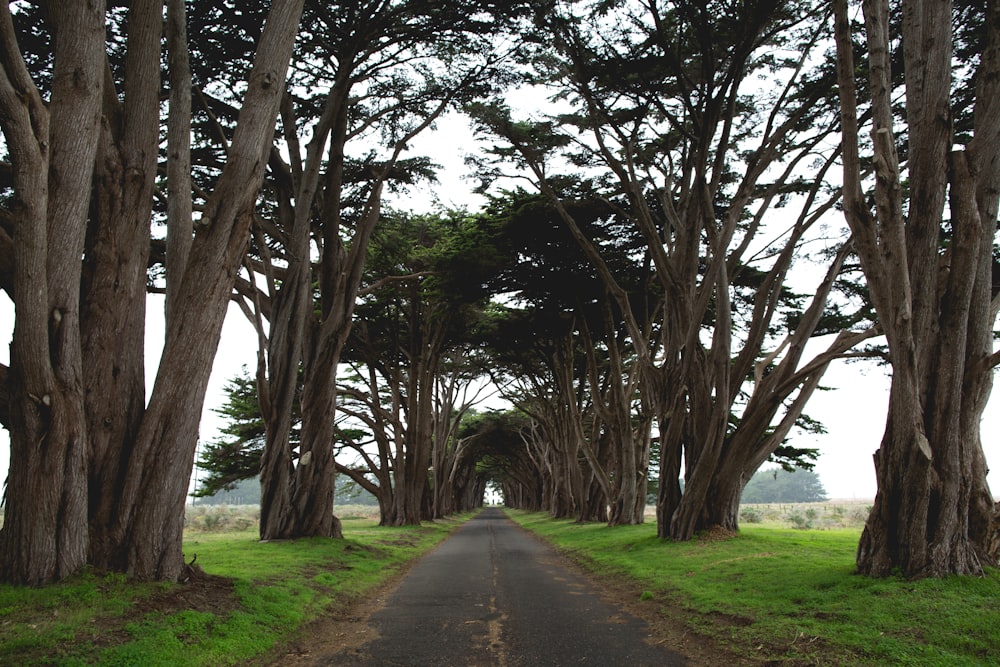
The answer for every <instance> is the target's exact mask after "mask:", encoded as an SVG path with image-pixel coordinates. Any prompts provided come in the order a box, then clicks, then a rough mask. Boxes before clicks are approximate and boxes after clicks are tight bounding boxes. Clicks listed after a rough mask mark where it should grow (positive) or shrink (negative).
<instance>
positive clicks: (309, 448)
mask: <svg viewBox="0 0 1000 667" xmlns="http://www.w3.org/2000/svg"><path fill="white" fill-rule="evenodd" d="M307 11H308V14H307V22H308V26H309V28H308V29H307V30H305V31H304V32H303V35H302V40H301V42H300V46H299V54H300V56H299V58H298V59H297V61H296V68H295V71H294V73H293V79H294V81H295V83H296V88H295V91H294V92H290V93H289V95H287V96H286V97H285V99H284V104H283V107H282V134H281V137H280V143H281V144H283V146H281V147H280V148H279V147H278V146H275V148H274V150H273V151H272V152H271V155H270V169H271V174H272V178H271V179H269V181H268V193H269V203H270V211H269V212H268V215H261V216H258V217H257V218H256V220H255V223H256V228H255V232H256V234H255V247H254V250H255V252H256V253H257V258H258V261H256V262H253V263H251V266H250V267H249V269H248V276H247V280H246V281H243V282H241V285H240V294H241V296H242V300H241V303H243V304H244V307H245V309H246V311H247V314H248V315H249V316H250V318H251V320H252V321H253V322H254V323H255V324H256V325H257V327H258V331H259V337H260V340H261V345H262V347H261V352H260V355H259V364H258V365H259V369H258V382H259V384H260V392H259V393H260V398H261V408H262V411H263V414H264V419H265V423H266V425H267V438H268V443H267V447H266V448H265V454H264V461H263V467H262V471H261V484H262V486H263V491H262V498H263V501H262V504H263V506H262V514H261V536H262V537H263V538H265V539H275V538H291V537H298V536H307V535H324V536H337V535H339V523H338V522H337V520H336V517H335V516H334V515H333V510H332V503H333V483H334V475H335V468H336V462H335V460H334V456H333V451H332V448H331V443H332V440H333V435H334V432H333V429H334V414H335V408H336V387H335V383H336V371H337V366H338V363H339V360H340V355H341V352H342V349H343V346H344V343H345V341H346V339H347V337H348V335H349V333H350V329H351V323H352V315H353V309H354V307H355V301H356V297H357V291H358V288H359V286H360V281H361V278H362V269H363V266H364V262H365V259H366V256H367V248H368V244H369V241H370V239H371V235H372V233H373V231H374V229H375V228H376V226H377V225H378V224H379V222H380V220H381V217H382V216H381V204H382V193H383V191H384V190H385V189H387V188H391V187H398V186H400V185H401V184H403V183H406V182H409V183H412V182H413V181H414V180H415V179H417V178H419V177H426V176H428V175H429V172H430V165H429V164H428V162H427V161H426V160H422V159H416V160H411V161H404V160H402V159H401V155H402V153H403V152H404V151H405V150H407V147H408V142H410V141H411V140H412V139H413V138H414V137H415V136H416V135H417V134H419V133H420V132H422V131H423V130H425V129H426V128H428V127H430V126H431V125H432V124H433V123H434V121H435V119H437V118H438V117H439V116H440V115H441V114H442V113H443V112H444V111H445V110H446V109H448V108H449V107H450V106H451V105H452V104H453V103H455V101H456V100H460V99H462V98H463V97H464V96H467V95H469V94H471V93H472V92H473V91H475V90H476V89H477V88H478V86H480V85H482V84H483V82H484V81H485V80H487V79H488V78H490V77H491V76H492V74H493V73H494V71H495V69H494V65H495V59H496V54H495V51H494V49H493V48H491V46H490V44H491V38H492V36H493V35H494V34H495V33H496V31H497V30H498V29H499V28H498V26H501V25H503V23H504V22H505V21H506V20H507V19H508V18H509V16H510V14H509V12H512V11H516V6H512V7H506V6H505V7H498V6H496V5H492V4H488V3H487V4H485V5H484V6H483V7H482V11H469V7H468V6H467V5H459V4H458V3H437V4H428V3H426V2H422V1H416V0H399V1H394V2H367V1H364V2H359V3H349V4H348V5H327V4H324V3H310V5H309V6H308V8H307ZM317 63H325V64H326V65H328V66H323V67H317V66H316V64H317ZM302 134H309V135H311V138H310V141H309V144H308V145H307V146H305V147H304V150H303V147H302V146H301V145H300V141H299V137H300V135H302ZM359 144H363V145H364V148H360V149H355V148H353V147H354V146H356V145H359ZM352 152H353V156H352ZM357 155H360V157H356V156H357ZM258 272H259V273H261V274H262V275H263V281H264V286H263V287H259V286H258V285H256V284H255V281H256V279H257V273H258ZM265 321H266V322H267V326H265ZM300 368H301V373H302V375H301V382H302V384H301V387H300V386H299V385H298V379H299V372H300ZM296 394H298V395H299V400H301V402H302V419H303V421H302V437H301V442H300V443H299V446H298V452H297V453H296V452H293V448H292V446H291V444H290V443H289V441H288V437H287V433H288V431H289V423H290V419H291V417H290V415H291V404H292V401H293V399H294V397H295V396H296Z"/></svg>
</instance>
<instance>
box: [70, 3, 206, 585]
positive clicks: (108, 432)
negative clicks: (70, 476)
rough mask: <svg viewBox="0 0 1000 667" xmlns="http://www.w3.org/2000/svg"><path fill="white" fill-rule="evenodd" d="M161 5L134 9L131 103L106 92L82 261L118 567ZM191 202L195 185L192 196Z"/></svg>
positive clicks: (101, 533) (88, 383)
mask: <svg viewBox="0 0 1000 667" xmlns="http://www.w3.org/2000/svg"><path fill="white" fill-rule="evenodd" d="M162 15H163V6H162V2H157V1H152V2H137V3H133V4H132V6H131V7H130V9H129V18H128V36H127V53H126V65H125V85H124V90H123V97H124V101H123V102H119V96H118V94H117V92H116V91H114V89H113V84H112V83H110V81H109V83H108V84H106V85H107V86H108V88H109V90H107V91H106V92H105V95H104V123H103V124H102V132H101V141H100V148H99V151H98V156H97V166H96V173H95V178H94V193H93V205H92V220H91V225H90V230H89V233H88V238H87V245H86V253H85V259H84V280H83V283H84V284H83V297H82V298H83V302H82V304H81V328H82V332H81V333H82V346H83V357H84V371H85V381H84V384H85V390H86V407H87V422H88V433H89V436H90V451H89V520H90V556H89V559H90V563H91V564H92V565H95V566H97V567H99V568H102V569H106V568H110V567H113V565H112V563H113V560H114V554H115V553H116V552H117V550H118V549H119V548H120V546H121V545H119V544H116V543H115V539H114V537H113V525H114V514H115V511H116V505H117V503H118V494H117V490H118V489H119V488H120V487H121V484H122V477H123V475H124V468H125V467H126V465H127V462H128V458H129V451H130V448H131V445H132V442H133V441H134V440H135V437H136V433H137V432H138V429H139V424H140V423H141V421H142V416H143V411H144V409H145V403H146V384H145V383H146V374H145V358H144V350H145V330H146V279H147V278H146V267H147V264H148V258H149V238H150V233H149V221H150V216H151V213H152V207H153V184H154V180H155V177H156V168H157V151H158V144H159V127H160V124H159V119H160V116H159V105H160V96H159V93H160V81H159V77H160V33H161V26H162ZM185 196H186V197H187V198H188V199H190V190H188V191H187V192H186V193H185Z"/></svg>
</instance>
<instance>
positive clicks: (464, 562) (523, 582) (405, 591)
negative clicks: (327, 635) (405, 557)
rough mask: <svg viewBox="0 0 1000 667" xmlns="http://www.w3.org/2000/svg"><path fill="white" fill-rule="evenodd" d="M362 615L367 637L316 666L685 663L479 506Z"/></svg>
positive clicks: (498, 515) (542, 548)
mask: <svg viewBox="0 0 1000 667" xmlns="http://www.w3.org/2000/svg"><path fill="white" fill-rule="evenodd" d="M368 623H369V624H370V626H371V630H373V631H374V632H373V634H374V635H375V638H374V639H373V640H371V641H369V642H368V643H366V644H364V645H362V646H359V647H353V648H349V649H345V650H344V651H342V652H341V653H338V654H336V655H332V656H327V657H325V658H321V659H320V660H319V661H318V662H317V663H315V664H319V665H330V666H342V665H366V666H367V665H372V666H380V665H381V666H388V665H410V666H417V665H448V666H457V667H460V666H466V667H472V666H475V667H480V666H487V665H488V666H497V667H522V666H524V667H527V666H531V667H536V666H537V667H542V666H555V665H602V666H607V667H613V666H617V665H627V666H628V667H640V666H644V665H650V666H651V665H683V664H685V663H684V658H683V657H681V656H680V655H677V654H676V653H671V652H669V651H667V650H666V649H664V648H662V647H660V646H655V645H652V644H650V643H648V642H647V638H648V633H647V630H646V625H645V623H644V622H643V621H641V620H639V619H637V618H635V617H633V616H630V615H628V614H627V613H625V612H624V611H623V610H621V609H619V608H617V607H615V606H613V605H611V604H609V603H606V602H604V601H603V600H601V598H600V596H599V594H598V593H597V591H596V590H594V589H593V588H592V586H591V585H590V584H589V583H588V582H587V581H586V580H584V579H581V578H580V577H578V576H576V575H574V574H573V573H571V572H570V571H569V570H568V569H566V568H565V567H563V566H562V565H560V563H559V558H558V557H557V556H556V554H555V553H554V552H553V551H552V549H551V548H549V547H548V546H546V545H545V544H543V543H542V542H540V541H539V540H538V539H536V538H535V537H533V536H532V535H531V534H530V533H528V532H527V531H525V530H523V529H522V528H520V527H519V526H517V525H516V524H515V523H514V522H512V521H511V520H510V519H507V518H506V517H505V516H504V515H503V513H502V512H500V510H497V509H487V510H484V511H483V512H482V513H481V514H480V515H478V516H477V517H476V518H474V519H472V520H470V521H467V522H466V523H465V524H464V525H463V526H462V527H461V528H459V530H457V531H456V532H455V534H454V535H453V536H452V537H450V538H449V539H448V540H446V541H445V542H444V543H442V544H441V545H440V546H438V548H437V549H435V550H434V551H433V552H431V553H430V554H428V555H427V556H425V557H424V558H423V559H421V560H420V561H419V562H418V563H417V564H416V565H414V567H413V568H412V569H411V570H410V572H409V573H408V574H407V575H406V577H405V578H404V579H403V580H402V582H401V583H400V585H399V587H398V588H397V589H396V590H395V591H393V592H392V593H391V594H390V595H389V597H388V598H387V600H386V602H385V605H384V606H383V607H382V608H381V609H379V610H378V611H376V612H375V613H373V614H372V616H371V617H370V618H369V620H368Z"/></svg>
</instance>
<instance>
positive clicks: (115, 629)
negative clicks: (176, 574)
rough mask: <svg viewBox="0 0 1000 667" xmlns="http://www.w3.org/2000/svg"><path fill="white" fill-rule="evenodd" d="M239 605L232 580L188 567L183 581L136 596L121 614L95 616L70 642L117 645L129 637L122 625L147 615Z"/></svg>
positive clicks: (221, 611) (220, 612)
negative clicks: (185, 578)
mask: <svg viewBox="0 0 1000 667" xmlns="http://www.w3.org/2000/svg"><path fill="white" fill-rule="evenodd" d="M239 607H240V601H239V598H237V596H236V592H235V590H234V587H233V580H232V579H227V578H226V577H217V576H214V575H211V574H206V573H205V572H203V571H202V570H201V568H198V567H196V568H190V569H189V570H188V572H187V580H186V581H185V582H184V583H182V584H176V585H172V586H170V587H169V588H167V589H164V590H159V591H156V592H154V593H153V594H152V595H150V596H149V597H145V598H138V599H136V601H135V603H134V604H133V605H132V608H131V609H130V610H129V611H128V612H127V613H126V614H124V615H122V616H114V617H97V618H95V619H94V620H93V621H92V623H91V624H90V626H89V627H88V628H87V629H86V630H85V631H82V632H80V633H77V637H76V638H75V639H74V642H73V643H78V642H80V641H82V640H85V639H89V640H90V641H91V642H92V643H93V644H94V645H95V646H97V647H100V648H107V647H110V646H118V645H121V644H126V643H128V642H130V641H132V640H133V636H132V635H131V634H130V633H128V632H127V631H126V630H125V626H126V625H127V624H129V623H134V622H135V621H137V620H141V619H142V618H143V617H145V616H147V615H151V614H154V615H157V616H169V615H171V614H176V613H179V612H182V611H200V612H205V613H209V614H215V615H217V616H227V615H228V614H230V613H231V612H233V611H234V610H236V609H239Z"/></svg>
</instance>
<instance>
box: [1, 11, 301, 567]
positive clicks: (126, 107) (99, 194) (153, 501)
mask: <svg viewBox="0 0 1000 667" xmlns="http://www.w3.org/2000/svg"><path fill="white" fill-rule="evenodd" d="M179 7H180V3H177V2H174V3H171V5H170V9H171V12H176V11H177V10H178V8H179ZM301 11H302V2H301V1H300V0H299V1H296V0H288V1H279V2H275V3H274V4H273V6H272V7H271V9H270V11H269V12H268V14H267V17H268V18H267V24H266V26H265V27H264V28H263V30H262V31H261V32H260V38H259V40H258V41H257V45H256V50H255V53H254V56H253V58H252V60H251V62H252V63H253V68H252V70H251V71H250V72H249V73H248V77H247V82H246V85H245V86H244V87H243V88H244V90H245V92H244V94H243V96H242V99H241V100H240V102H241V104H242V108H241V109H240V113H239V119H238V121H237V123H236V124H235V130H234V133H233V135H232V139H231V141H230V142H229V145H228V151H227V155H226V157H225V160H224V161H223V163H222V164H223V166H222V168H221V171H219V172H218V177H217V180H215V181H214V182H209V183H207V186H208V188H207V189H206V190H205V192H208V195H207V199H206V201H205V203H204V207H203V210H202V211H201V217H200V224H199V227H198V230H197V232H195V233H193V236H192V237H191V238H189V239H187V240H189V241H190V249H189V251H188V253H187V255H186V259H183V260H178V261H183V262H184V264H183V265H182V266H175V267H173V268H174V270H173V275H172V276H171V277H169V278H168V280H171V281H174V283H175V285H176V287H177V289H176V291H175V292H174V293H175V295H176V299H175V300H174V302H175V303H178V304H184V307H183V308H182V309H178V310H174V311H172V316H171V318H170V321H169V322H168V326H167V331H166V336H165V344H164V350H163V353H162V355H161V363H160V366H159V368H158V372H157V376H156V380H155V384H154V388H153V392H152V395H151V396H150V399H149V402H148V404H145V401H144V400H143V391H142V387H141V385H142V378H143V377H144V373H143V369H142V359H143V356H144V355H143V353H142V330H141V327H142V320H143V317H142V313H143V312H144V310H143V309H144V306H143V305H142V304H143V303H144V300H145V293H144V292H143V291H141V290H138V289H136V286H137V285H143V284H145V272H146V263H145V262H144V261H142V258H144V257H146V256H147V254H148V252H149V240H148V238H149V231H148V225H149V211H150V210H151V204H150V202H149V199H150V198H151V197H152V183H153V178H154V174H155V172H156V159H155V158H156V155H157V154H158V147H159V146H158V142H159V131H158V130H159V121H158V119H159V115H158V114H159V111H158V109H159V106H158V105H159V91H158V84H159V80H160V77H159V59H160V44H161V41H160V40H161V31H162V25H163V21H162V19H163V5H162V3H158V2H138V3H134V4H133V5H131V6H130V7H129V8H128V10H127V22H125V25H126V26H127V28H126V32H125V34H126V39H125V42H124V43H120V42H119V41H117V38H116V37H114V36H115V35H117V34H118V32H117V31H114V30H113V31H111V32H112V34H113V39H112V44H111V45H110V46H109V45H108V44H107V43H106V33H105V19H106V16H105V12H104V9H103V5H100V6H88V8H87V9H84V8H83V7H82V6H81V8H79V9H76V8H72V9H68V8H64V7H63V6H62V5H57V6H53V12H52V14H51V15H52V18H53V21H52V24H51V26H49V25H48V24H43V26H42V32H44V31H45V28H48V27H51V32H50V34H51V35H52V39H51V42H52V44H53V45H54V46H53V51H52V70H51V74H52V78H51V93H50V99H49V105H48V108H46V107H45V105H44V104H43V102H42V93H41V92H40V90H41V88H40V86H45V85H47V84H46V81H47V80H48V76H49V74H48V71H47V70H46V69H45V63H46V62H47V60H46V58H45V57H44V55H45V53H44V49H43V53H42V56H43V57H41V58H35V59H32V62H33V63H34V65H36V66H37V67H36V71H32V72H29V70H28V69H27V66H26V65H25V61H24V59H22V58H21V56H20V54H19V53H18V50H17V44H18V42H17V40H18V35H17V34H15V31H14V27H13V20H12V17H11V14H10V10H9V8H8V7H5V8H4V10H3V15H2V17H0V20H2V26H0V29H2V30H3V31H4V39H3V44H4V47H3V71H4V78H3V81H4V83H3V84H2V85H3V90H4V97H3V102H2V104H3V105H4V106H3V113H2V118H3V131H4V136H5V138H6V140H7V143H8V147H9V150H10V151H11V155H12V157H16V159H14V160H12V163H11V171H12V174H13V181H12V182H13V186H12V189H13V201H14V202H15V203H16V205H15V206H14V207H13V208H12V209H11V211H12V212H13V219H14V221H13V223H12V225H11V226H12V228H13V234H12V239H13V240H12V244H11V248H12V252H14V254H15V261H14V262H13V264H14V267H15V278H14V282H13V293H14V297H15V308H16V321H15V334H14V337H15V341H16V342H15V353H14V355H13V356H14V358H15V359H16V361H13V362H12V367H11V369H10V371H9V373H8V375H9V378H8V386H9V387H10V389H11V391H10V392H9V396H10V399H9V400H10V403H11V405H10V413H11V420H10V421H11V425H12V428H11V439H12V449H13V455H12V466H11V478H10V482H9V483H8V487H7V492H6V501H7V523H6V524H5V526H4V528H3V532H2V533H0V561H2V576H3V578H4V579H6V580H9V581H17V582H29V583H42V582H44V581H47V580H51V579H55V578H60V577H64V576H66V575H68V574H72V573H73V572H74V571H76V570H78V569H79V567H80V566H81V565H82V564H83V562H85V561H86V560H87V558H88V552H89V560H90V561H91V562H93V563H94V564H96V565H98V566H99V567H102V568H109V569H114V570H118V571H123V572H126V573H128V574H130V575H133V576H135V577H137V578H140V579H166V580H172V579H177V578H178V577H179V576H180V575H181V573H182V571H183V568H184V563H183V554H182V553H181V538H182V531H183V508H184V502H185V498H186V496H187V485H188V479H189V477H190V472H191V466H192V464H193V459H194V453H195V447H196V443H197V434H198V424H199V421H200V416H201V408H202V404H203V402H204V396H205V390H206V387H207V384H208V379H209V374H210V372H211V366H212V359H213V357H214V355H215V351H216V348H217V345H218V341H219V335H220V332H221V328H222V321H223V318H224V316H225V312H226V306H227V303H228V299H229V295H230V292H231V290H232V287H233V280H234V277H235V274H236V270H237V267H238V266H239V265H240V263H241V262H242V259H243V254H244V250H245V248H246V245H247V241H248V239H249V235H250V219H251V217H252V216H251V212H252V209H253V206H254V204H255V201H256V196H257V192H258V189H259V186H260V182H261V178H262V176H263V161H262V159H261V156H262V155H264V148H265V147H266V146H268V145H269V144H270V140H271V136H272V134H273V130H274V121H275V118H276V116H277V109H278V103H279V101H280V98H281V91H282V90H283V88H284V85H283V84H284V74H285V70H286V68H287V65H288V62H289V59H290V56H291V50H292V43H293V41H294V39H295V35H296V32H297V27H298V20H299V16H300V14H301ZM122 16H123V12H122V11H119V10H116V13H115V14H114V15H113V17H115V20H114V21H112V22H111V25H113V26H115V27H119V28H120V27H121V26H122V21H121V18H122ZM177 18H178V17H177V16H176V15H173V16H172V17H171V20H172V21H173V20H174V19H177ZM182 42H183V39H182V36H180V35H179V34H178V31H177V30H176V25H175V26H174V27H173V28H172V29H171V48H173V49H178V48H186V47H185V46H184V45H183V44H182ZM43 46H44V45H43ZM106 47H107V48H106ZM45 48H47V47H45ZM122 50H123V51H124V54H125V55H124V67H123V68H118V67H112V66H111V62H109V60H108V59H109V58H110V57H111V56H114V55H116V54H117V53H120V52H121V51H122ZM95 58H96V61H95ZM116 62H118V61H116ZM109 73H110V75H109ZM119 74H120V75H121V76H122V79H119V78H117V77H118V75H119ZM241 74H247V73H246V72H241ZM33 76H34V77H35V80H34V81H33V80H32V77H33ZM105 82H107V85H108V86H111V85H114V88H105V87H102V86H103V84H104V83H105ZM119 84H121V87H120V88H119ZM95 104H96V105H97V106H96V107H95V106H94V105H95ZM171 113H172V114H181V115H186V114H189V113H190V110H188V109H181V108H176V107H175V108H172V109H171ZM93 114H96V115H93ZM102 114H103V115H102ZM175 139H176V137H175ZM67 142H68V143H67ZM171 145H172V146H173V147H176V146H177V144H176V143H175V142H171ZM178 150H181V151H183V148H180V149H178ZM39 151H41V152H39ZM95 156H96V157H97V158H99V159H98V160H97V167H96V168H95V166H94V164H95ZM92 175H93V176H94V179H92V178H91V176H92ZM71 191H72V196H71V197H70V192H71ZM176 196H182V197H191V196H192V194H191V192H190V191H187V192H181V193H180V194H177V195H176ZM66 206H69V208H64V207H66ZM174 215H175V216H178V215H179V216H180V217H181V218H183V217H184V216H183V213H176V212H175V214H174ZM46 220H47V222H46ZM47 226H51V227H52V230H51V231H49V230H48V229H47ZM172 228H173V229H174V233H176V234H180V235H182V236H184V235H190V234H192V231H191V227H190V226H189V225H188V226H186V227H185V226H184V225H183V224H181V225H180V226H178V227H172ZM182 245H186V243H182ZM81 257H83V258H84V261H83V262H81V261H80V258H81ZM182 257H183V255H182ZM137 260H138V261H137ZM47 273H49V274H51V276H52V278H51V280H50V278H48V277H46V275H47ZM50 283H51V284H50ZM81 299H82V301H81ZM137 378H138V379H137ZM137 383H138V384H137ZM102 392H103V393H102ZM85 394H86V395H85ZM31 397H34V398H33V399H32V398H31ZM80 401H83V403H82V404H81V403H80ZM70 415H72V416H70ZM43 436H44V438H45V439H51V440H52V446H46V447H44V448H42V449H38V447H37V446H38V443H39V442H42V440H43ZM39 456H41V457H42V459H40V458H39ZM50 457H51V458H50ZM88 457H89V458H88ZM43 459H48V460H43ZM88 464H90V466H89V470H88ZM88 474H89V478H90V479H89V485H88V483H87V476H88ZM79 475H83V477H82V478H78V476H79ZM77 479H81V480H82V482H83V485H82V486H79V485H78V484H77V482H76V481H75V480H77ZM71 480H74V481H71ZM88 487H89V488H88ZM88 491H89V497H88ZM39 498H44V499H45V501H44V502H43V503H42V507H43V509H42V510H41V511H40V510H39V508H38V506H37V505H38V499H39ZM88 504H89V510H90V530H89V531H88V525H87V515H88V511H87V507H88ZM49 512H54V513H53V514H51V515H49ZM81 512H82V513H81ZM47 516H48V517H49V518H42V519H41V520H39V517H47ZM81 518H82V521H81ZM50 519H52V520H50ZM88 538H89V540H88ZM81 541H82V547H81ZM88 542H89V543H88Z"/></svg>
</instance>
